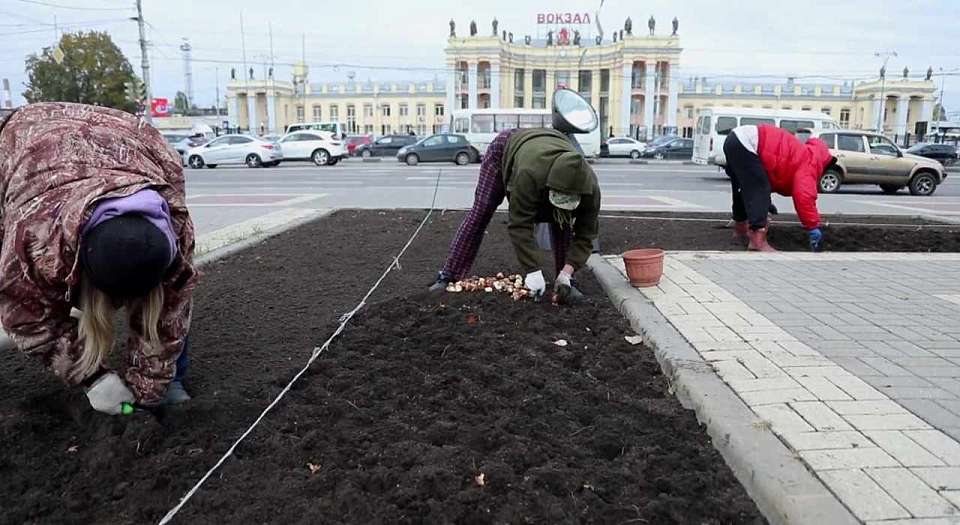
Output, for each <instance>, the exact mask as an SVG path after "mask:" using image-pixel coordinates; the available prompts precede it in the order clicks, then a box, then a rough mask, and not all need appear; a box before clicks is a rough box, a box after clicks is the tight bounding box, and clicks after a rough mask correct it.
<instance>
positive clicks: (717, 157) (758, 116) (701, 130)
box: [693, 108, 840, 165]
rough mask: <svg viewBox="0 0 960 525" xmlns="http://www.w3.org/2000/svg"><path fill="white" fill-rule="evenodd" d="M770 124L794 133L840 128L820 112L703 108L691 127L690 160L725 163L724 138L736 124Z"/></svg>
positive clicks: (699, 162) (702, 162) (701, 162)
mask: <svg viewBox="0 0 960 525" xmlns="http://www.w3.org/2000/svg"><path fill="white" fill-rule="evenodd" d="M751 124H752V125H760V124H769V125H771V126H779V127H781V128H784V129H787V130H789V131H790V132H791V133H796V132H797V130H800V129H809V130H821V129H840V126H838V125H837V123H836V121H834V120H833V118H831V117H830V115H827V114H826V113H820V112H819V111H791V110H787V109H783V110H778V109H753V108H704V109H701V110H700V113H699V115H698V116H697V124H696V126H695V127H694V130H693V162H695V163H697V164H718V165H723V164H726V162H725V159H724V156H723V141H724V140H725V139H726V138H727V134H728V133H730V130H731V129H733V128H735V127H737V126H747V125H751Z"/></svg>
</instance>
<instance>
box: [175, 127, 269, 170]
mask: <svg viewBox="0 0 960 525" xmlns="http://www.w3.org/2000/svg"><path fill="white" fill-rule="evenodd" d="M282 160H283V149H282V148H281V146H280V144H276V143H273V142H270V141H267V140H263V139H261V138H259V137H251V136H249V135H223V136H221V137H217V138H215V139H213V140H211V141H210V142H208V143H206V144H204V145H203V146H198V147H196V148H190V149H189V150H188V151H187V165H188V166H190V167H191V168H194V169H200V168H202V167H204V166H206V167H208V168H216V167H217V166H218V165H220V164H246V165H247V166H248V167H250V168H259V167H260V166H265V167H272V166H277V165H278V164H280V161H282Z"/></svg>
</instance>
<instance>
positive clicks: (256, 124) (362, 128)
mask: <svg viewBox="0 0 960 525" xmlns="http://www.w3.org/2000/svg"><path fill="white" fill-rule="evenodd" d="M299 71H303V72H305V71H306V70H305V68H300V69H299ZM306 78H307V77H306V74H305V73H302V74H298V73H296V72H295V74H294V79H293V81H280V80H273V79H267V80H255V79H247V80H241V81H233V82H231V83H230V84H229V86H228V87H227V113H228V122H229V126H230V127H231V128H239V129H241V130H249V131H253V132H259V133H261V134H263V133H283V131H284V130H285V129H286V127H287V126H288V125H290V124H294V123H297V122H331V121H334V122H342V123H343V124H344V125H345V126H346V129H347V132H348V133H353V134H370V135H388V134H391V133H415V134H417V135H420V136H423V135H428V134H430V133H439V132H440V129H441V126H442V125H443V124H444V123H445V122H446V118H445V117H446V107H445V103H446V94H445V93H444V86H443V83H441V82H355V81H353V80H348V81H346V82H330V83H322V84H310V83H308V82H307V81H306Z"/></svg>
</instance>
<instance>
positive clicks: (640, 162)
mask: <svg viewBox="0 0 960 525" xmlns="http://www.w3.org/2000/svg"><path fill="white" fill-rule="evenodd" d="M630 164H650V162H649V161H646V160H637V159H630Z"/></svg>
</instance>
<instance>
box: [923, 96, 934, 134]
mask: <svg viewBox="0 0 960 525" xmlns="http://www.w3.org/2000/svg"><path fill="white" fill-rule="evenodd" d="M920 120H921V121H924V122H931V121H933V99H923V105H921V106H920ZM927 129H930V126H929V125H927Z"/></svg>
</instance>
